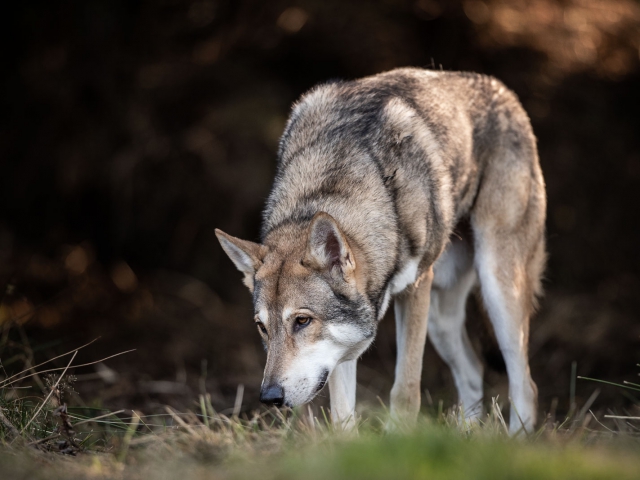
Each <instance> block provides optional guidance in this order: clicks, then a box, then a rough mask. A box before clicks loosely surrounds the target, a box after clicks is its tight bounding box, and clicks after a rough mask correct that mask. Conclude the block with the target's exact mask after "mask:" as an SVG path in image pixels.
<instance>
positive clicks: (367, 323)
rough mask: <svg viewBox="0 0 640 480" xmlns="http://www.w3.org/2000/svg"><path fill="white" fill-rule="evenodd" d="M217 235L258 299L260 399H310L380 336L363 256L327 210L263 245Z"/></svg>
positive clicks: (271, 401) (289, 403) (275, 234)
mask: <svg viewBox="0 0 640 480" xmlns="http://www.w3.org/2000/svg"><path fill="white" fill-rule="evenodd" d="M216 235H217V236H218V239H219V240H220V244H221V245H222V248H223V249H224V251H225V252H226V253H227V255H229V258H231V260H232V261H233V263H234V264H235V265H236V267H237V268H238V270H240V271H241V272H242V273H244V275H245V278H244V283H245V284H246V285H247V286H248V287H249V290H250V291H251V292H252V294H253V303H254V312H255V318H254V320H255V323H256V326H257V329H258V333H259V334H260V336H261V337H262V340H263V343H264V345H265V348H266V351H267V365H266V367H265V371H264V378H263V381H262V389H261V394H260V399H261V401H263V402H264V403H267V404H274V405H276V406H280V405H286V406H296V405H301V404H304V403H307V402H309V401H310V400H311V399H313V397H314V396H315V395H316V394H317V393H318V392H319V391H320V390H321V389H322V387H324V385H325V383H326V381H327V379H328V377H329V375H331V372H332V371H333V369H334V368H335V367H336V366H337V365H338V364H339V363H341V362H343V361H346V360H352V359H355V358H357V357H359V356H360V355H361V354H362V353H363V352H364V351H365V350H366V348H367V347H368V346H369V345H370V344H371V342H372V340H373V338H374V335H375V331H376V324H377V322H376V321H375V309H374V307H373V305H372V303H371V302H370V301H369V299H368V298H367V296H366V295H365V288H366V266H365V262H364V258H363V256H362V255H361V253H360V251H359V250H358V248H357V246H356V245H355V243H354V242H353V241H351V242H350V241H349V240H348V239H347V237H346V236H345V234H344V233H343V232H342V230H341V229H340V227H339V226H338V223H337V222H336V221H335V220H334V219H333V217H331V216H330V215H329V214H327V213H324V212H320V213H318V214H316V215H315V216H314V218H313V219H312V220H311V222H310V224H309V225H308V226H306V227H305V228H301V227H296V226H291V225H289V226H284V227H282V228H279V229H277V231H274V232H272V233H270V234H269V235H268V236H267V238H266V239H265V244H264V245H260V244H257V243H253V242H248V241H246V240H240V239H238V238H234V237H232V236H230V235H227V234H226V233H224V232H221V231H220V230H216Z"/></svg>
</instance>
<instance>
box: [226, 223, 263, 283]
mask: <svg viewBox="0 0 640 480" xmlns="http://www.w3.org/2000/svg"><path fill="white" fill-rule="evenodd" d="M216 237H218V240H219V241H220V245H221V246H222V249H223V250H224V251H225V252H226V253H227V255H228V256H229V258H230V259H231V261H232V262H233V263H234V264H235V266H236V268H237V269H238V270H240V271H241V272H242V273H244V284H245V285H246V286H247V287H249V290H251V291H252V292H253V276H254V275H255V273H256V270H258V268H260V266H261V265H262V260H263V259H264V256H265V254H266V253H267V247H265V246H264V245H260V244H258V243H253V242H249V241H248V240H240V239H239V238H236V237H232V236H231V235H228V234H226V233H224V232H223V231H222V230H218V229H217V228H216Z"/></svg>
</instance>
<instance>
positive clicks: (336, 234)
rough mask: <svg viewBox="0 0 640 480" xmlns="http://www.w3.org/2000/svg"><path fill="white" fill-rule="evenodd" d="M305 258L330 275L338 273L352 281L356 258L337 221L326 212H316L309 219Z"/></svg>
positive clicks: (346, 279)
mask: <svg viewBox="0 0 640 480" xmlns="http://www.w3.org/2000/svg"><path fill="white" fill-rule="evenodd" d="M305 260H306V261H307V262H308V263H309V264H310V265H311V266H312V267H314V268H316V269H317V270H322V271H325V272H327V273H329V274H330V275H331V276H332V277H335V276H336V274H338V275H340V276H341V277H342V279H343V280H345V281H347V282H352V281H354V273H355V269H356V259H355V258H354V255H353V252H352V251H351V248H350V247H349V243H348V242H347V239H346V237H345V236H344V234H343V233H342V231H341V230H340V227H339V226H338V223H337V222H336V221H335V219H334V218H333V217H332V216H331V215H329V214H328V213H325V212H318V213H316V215H315V216H314V217H313V219H312V220H311V225H310V226H309V240H308V243H307V254H306V258H305Z"/></svg>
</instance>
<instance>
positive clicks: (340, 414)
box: [329, 360, 357, 430]
mask: <svg viewBox="0 0 640 480" xmlns="http://www.w3.org/2000/svg"><path fill="white" fill-rule="evenodd" d="M356 363H357V360H349V361H347V362H342V363H341V364H339V365H338V366H337V367H336V368H335V369H334V370H333V372H331V376H329V400H330V403H331V422H332V423H333V426H334V427H336V428H337V429H342V430H351V429H352V428H354V427H355V424H356V418H355V415H356Z"/></svg>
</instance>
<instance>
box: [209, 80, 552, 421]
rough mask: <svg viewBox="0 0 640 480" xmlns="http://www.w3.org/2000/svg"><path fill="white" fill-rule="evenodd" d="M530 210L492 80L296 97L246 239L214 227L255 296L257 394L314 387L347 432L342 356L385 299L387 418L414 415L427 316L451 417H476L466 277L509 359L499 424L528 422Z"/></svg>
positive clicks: (310, 393)
mask: <svg viewBox="0 0 640 480" xmlns="http://www.w3.org/2000/svg"><path fill="white" fill-rule="evenodd" d="M545 211H546V195H545V187H544V180H543V177H542V172H541V169H540V165H539V161H538V154H537V148H536V140H535V137H534V135H533V131H532V128H531V124H530V122H529V119H528V117H527V114H526V113H525V111H524V109H523V108H522V106H521V105H520V103H519V101H518V99H517V97H516V95H515V94H514V93H512V92H511V91H510V90H508V89H507V88H506V87H505V86H504V85H503V84H502V83H500V82H499V81H498V80H496V79H494V78H492V77H489V76H484V75H479V74H471V73H458V72H440V71H431V70H423V69H417V68H403V69H397V70H393V71H390V72H386V73H382V74H378V75H375V76H371V77H366V78H362V79H359V80H356V81H338V82H332V83H327V84H324V85H320V86H317V87H315V88H314V89H312V90H311V91H309V92H308V93H306V94H305V95H303V96H302V98H301V99H300V100H299V101H298V102H297V103H296V104H295V105H294V106H293V109H292V112H291V114H290V117H289V120H288V122H287V125H286V128H285V130H284V133H283V135H282V138H281V140H280V145H279V150H278V167H277V173H276V176H275V180H274V184H273V188H272V191H271V193H270V195H269V198H268V200H267V205H266V208H265V211H264V222H263V228H262V242H261V243H253V242H250V241H246V240H240V239H238V238H235V237H232V236H230V235H228V234H226V233H224V232H222V231H220V230H216V234H217V236H218V239H219V241H220V243H221V245H222V248H223V249H224V250H225V252H226V253H227V255H228V256H229V257H230V258H231V260H232V261H233V262H234V264H235V265H236V267H237V268H238V270H240V271H241V272H242V273H244V283H245V284H246V286H247V287H248V288H249V290H250V291H251V292H252V295H253V304H254V307H255V323H256V325H257V329H258V333H259V334H260V335H261V336H262V340H263V341H264V344H265V348H266V350H267V362H266V368H265V371H264V379H263V382H262V387H261V394H260V399H261V401H262V402H264V403H266V404H272V405H276V406H282V405H284V406H296V405H300V404H304V403H307V402H309V401H310V400H311V399H313V398H314V396H315V395H316V394H317V393H318V392H319V391H320V390H321V389H322V388H323V387H324V385H325V383H327V382H328V384H329V392H330V409H331V418H332V422H333V423H334V424H336V425H340V426H342V427H345V428H349V427H350V426H352V425H353V424H354V415H355V392H356V362H357V360H358V358H359V357H360V356H361V355H362V354H363V352H364V351H365V350H366V349H367V348H368V347H369V345H371V343H372V341H373V339H374V337H375V335H376V330H377V326H378V322H379V321H380V320H381V319H382V317H383V316H384V314H385V312H386V310H387V307H388V306H389V303H390V301H391V300H392V299H393V303H394V309H395V321H396V332H397V346H398V354H397V363H396V369H395V381H394V385H393V388H392V390H391V398H390V400H391V414H392V418H393V417H402V418H405V419H408V420H410V421H411V420H413V419H415V418H416V416H417V414H418V411H419V408H420V378H421V372H422V357H423V352H424V346H425V342H426V338H427V324H428V325H429V338H430V339H431V342H432V343H433V345H434V347H435V349H436V351H437V352H438V354H439V355H440V356H441V357H442V358H443V359H444V361H445V362H446V363H447V364H448V366H449V367H450V368H451V371H452V373H453V378H454V381H455V385H456V388H457V391H458V395H459V402H460V404H461V411H462V412H463V413H464V416H465V417H466V418H469V419H475V418H478V417H479V416H480V415H481V414H482V386H483V367H482V364H481V362H480V361H479V359H478V357H477V356H476V354H475V353H474V350H473V348H472V345H471V342H470V340H469V337H468V334H467V332H466V329H465V325H464V323H465V304H466V300H467V296H468V295H469V293H470V291H471V290H472V289H474V287H478V288H479V290H478V292H479V295H478V296H479V297H480V298H481V299H482V303H483V304H484V308H485V310H486V312H487V314H488V317H489V319H490V321H491V324H492V326H493V330H494V332H495V336H496V339H497V342H498V344H499V347H500V349H501V352H502V355H503V357H504V360H505V364H506V367H507V373H508V376H509V396H510V400H511V409H510V431H511V432H512V433H516V432H518V431H521V430H524V431H528V432H531V431H532V430H533V428H534V425H535V421H536V410H537V388H536V385H535V383H534V382H533V380H532V379H531V374H530V371H529V362H528V353H527V346H528V337H529V318H530V316H531V314H532V313H533V310H534V309H535V306H536V299H537V298H538V296H539V294H540V292H541V285H540V284H541V280H540V279H541V275H542V273H543V269H544V264H545V257H546V254H545V237H544V223H545Z"/></svg>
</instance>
